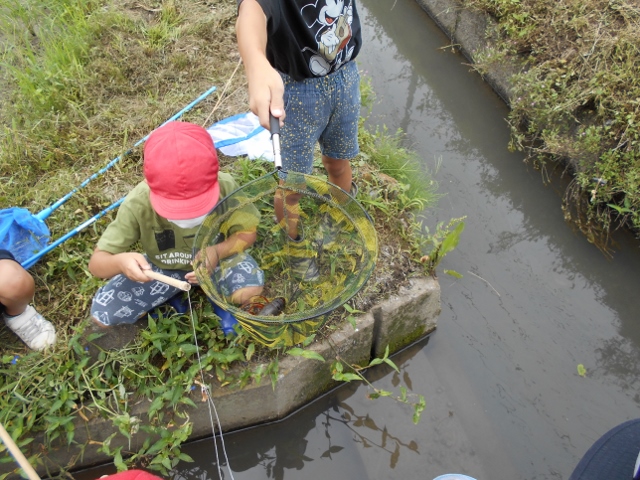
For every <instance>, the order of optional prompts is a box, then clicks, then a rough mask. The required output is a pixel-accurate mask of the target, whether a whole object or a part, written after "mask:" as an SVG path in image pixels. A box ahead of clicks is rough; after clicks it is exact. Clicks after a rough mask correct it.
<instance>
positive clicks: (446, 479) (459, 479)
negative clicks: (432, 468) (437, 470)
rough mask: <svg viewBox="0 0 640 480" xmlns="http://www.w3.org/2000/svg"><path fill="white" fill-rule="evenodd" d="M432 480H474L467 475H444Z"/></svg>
mask: <svg viewBox="0 0 640 480" xmlns="http://www.w3.org/2000/svg"><path fill="white" fill-rule="evenodd" d="M433 480H476V479H475V478H473V477H469V476H467V475H462V474H461V473H445V474H444V475H440V476H439V477H436V478H434V479H433Z"/></svg>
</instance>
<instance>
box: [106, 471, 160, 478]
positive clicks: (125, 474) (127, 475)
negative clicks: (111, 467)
mask: <svg viewBox="0 0 640 480" xmlns="http://www.w3.org/2000/svg"><path fill="white" fill-rule="evenodd" d="M100 478H102V479H103V480H162V477H158V476H157V475H153V474H151V473H149V472H145V471H144V470H125V471H124V472H120V473H114V474H113V475H103V476H102V477H100Z"/></svg>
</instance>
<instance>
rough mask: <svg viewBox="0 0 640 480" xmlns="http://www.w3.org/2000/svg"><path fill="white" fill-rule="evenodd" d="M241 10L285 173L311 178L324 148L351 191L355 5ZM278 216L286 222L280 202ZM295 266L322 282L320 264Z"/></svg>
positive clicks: (298, 238)
mask: <svg viewBox="0 0 640 480" xmlns="http://www.w3.org/2000/svg"><path fill="white" fill-rule="evenodd" d="M238 6H239V7H238V19H237V22H236V34H237V38H238V48H239V50H240V55H241V57H242V60H243V62H244V65H245V72H246V75H247V80H248V84H249V103H250V108H251V111H252V112H253V113H255V114H256V115H258V117H259V118H260V123H261V124H262V126H264V127H265V128H269V115H270V114H271V115H273V116H274V117H276V118H278V119H279V120H280V125H281V127H282V128H281V132H280V139H281V152H282V162H283V169H284V170H285V171H286V170H290V171H295V172H300V173H306V174H309V173H311V171H312V168H313V151H314V148H315V145H316V142H318V143H319V144H320V150H321V153H322V163H323V165H324V167H325V169H326V170H327V175H328V179H329V181H330V182H331V183H333V184H335V185H337V186H338V187H340V188H342V189H343V190H345V191H350V189H351V188H352V171H351V164H350V163H349V160H350V159H351V158H353V157H355V156H356V155H357V154H358V151H359V149H358V120H359V117H360V76H359V73H358V69H357V66H356V64H355V62H354V61H353V60H354V59H355V58H356V55H357V54H358V52H359V50H360V46H361V44H362V37H361V34H360V20H359V18H358V13H357V10H356V5H355V0H317V1H316V2H315V3H313V2H311V1H309V0H238ZM299 199H300V195H298V194H291V195H288V196H287V198H286V203H287V212H296V211H297V205H298V201H299ZM275 209H276V216H277V217H278V220H279V221H280V220H282V218H283V217H284V205H283V201H282V199H281V198H278V197H276V199H275ZM287 220H288V224H287V233H288V235H289V237H290V239H291V241H292V243H293V244H295V243H296V242H298V243H300V244H302V242H304V241H305V239H304V238H303V235H301V234H300V232H299V221H298V216H297V215H296V214H295V213H293V214H288V216H287ZM324 241H325V244H326V243H327V242H328V241H330V239H324ZM300 246H301V247H302V245H300ZM292 260H296V263H297V265H294V270H296V271H298V272H299V273H300V274H302V275H303V279H304V280H308V281H313V280H316V279H317V278H318V271H317V268H316V267H315V264H314V262H313V259H309V258H294V259H292Z"/></svg>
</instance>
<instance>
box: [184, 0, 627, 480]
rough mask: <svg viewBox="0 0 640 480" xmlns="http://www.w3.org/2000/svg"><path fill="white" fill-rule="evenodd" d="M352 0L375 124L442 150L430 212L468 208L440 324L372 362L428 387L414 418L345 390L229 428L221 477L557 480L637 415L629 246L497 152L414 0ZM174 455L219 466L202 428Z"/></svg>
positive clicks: (519, 158) (495, 114) (497, 109)
mask: <svg viewBox="0 0 640 480" xmlns="http://www.w3.org/2000/svg"><path fill="white" fill-rule="evenodd" d="M360 6H361V8H360V12H361V16H362V21H363V29H364V36H365V47H364V48H363V50H362V52H361V54H360V56H359V57H358V58H359V65H360V68H361V69H362V70H364V71H366V72H367V74H368V75H369V76H370V77H371V78H372V81H373V87H374V90H375V91H376V93H377V103H376V105H375V107H374V109H373V112H372V114H371V117H370V120H369V122H370V123H371V124H374V125H382V124H385V125H387V126H388V127H389V128H390V129H392V130H395V129H396V128H402V129H403V130H404V131H405V132H406V133H407V146H409V147H411V148H412V149H414V150H416V151H417V152H418V153H419V155H420V156H421V157H422V158H423V159H424V165H425V168H429V169H433V168H434V167H435V165H436V164H437V163H438V162H441V166H440V169H439V170H438V172H437V174H436V179H437V180H438V181H439V184H440V191H441V193H443V194H444V197H443V198H442V199H441V200H440V202H439V205H438V207H437V208H435V209H434V210H433V211H429V212H427V216H426V220H425V222H426V224H427V225H428V226H430V227H431V228H433V226H435V224H436V223H437V222H438V221H448V220H449V219H450V218H452V217H459V216H465V215H466V216H467V220H466V229H465V231H464V234H463V236H462V239H461V242H460V244H459V246H458V248H457V249H456V250H455V251H454V252H453V253H451V254H450V255H449V256H447V257H446V259H445V260H444V264H443V265H442V267H441V268H447V269H453V270H455V271H457V272H460V273H461V274H463V275H464V277H463V278H462V279H454V278H453V277H448V276H446V275H444V274H442V273H441V274H440V275H439V280H440V285H441V288H442V313H441V315H440V317H439V319H438V328H437V330H436V332H435V333H434V334H433V335H432V336H431V337H430V338H429V339H428V341H423V342H421V343H420V344H418V345H415V346H413V347H411V348H409V349H408V350H406V351H404V352H402V353H401V354H400V355H398V356H397V357H395V358H394V360H395V361H396V362H397V363H398V365H399V366H400V369H401V374H400V375H398V374H395V373H394V372H392V371H388V370H385V369H380V370H376V371H374V372H372V378H373V379H374V380H375V383H376V385H377V386H379V387H382V388H386V389H390V390H394V389H395V390H397V387H398V385H400V384H404V385H408V386H409V387H410V388H411V390H412V391H414V392H416V393H420V394H423V395H425V397H426V401H427V408H426V410H425V412H424V413H423V418H422V421H421V422H420V423H419V424H418V425H417V426H416V425H414V424H413V423H412V421H411V409H410V408H408V407H406V406H403V405H400V404H398V403H396V402H393V401H389V400H385V399H380V400H376V401H371V400H368V399H367V397H366V393H367V391H366V389H365V388H364V387H362V386H360V387H357V386H347V387H343V388H340V389H338V390H337V391H335V392H333V393H332V394H330V395H327V396H326V397H324V398H322V399H319V400H318V401H317V402H315V403H313V404H312V405H310V406H308V407H306V408H305V409H303V410H302V411H300V412H298V413H296V414H295V415H293V416H292V417H291V418H289V419H287V420H285V421H282V422H280V423H277V424H274V425H269V426H264V427H261V428H255V429H250V430H246V431H243V432H237V433H234V434H228V435H225V440H226V450H227V454H228V457H229V463H230V467H231V469H232V471H233V477H234V478H235V479H236V480H247V479H265V478H273V479H305V480H316V479H318V480H319V479H322V480H325V479H327V478H329V479H353V480H358V479H376V480H377V479H412V480H413V479H426V480H431V479H433V478H434V477H436V476H438V475H440V474H443V473H448V472H458V473H466V474H467V475H470V476H473V477H475V478H477V479H478V480H518V479H522V480H543V479H566V478H568V476H569V474H570V473H571V471H572V470H573V468H574V466H575V465H576V463H577V462H578V460H579V459H580V457H581V456H582V454H583V453H584V452H585V451H586V450H587V449H588V447H589V446H590V445H591V444H592V443H593V442H594V441H595V440H596V439H597V438H598V437H599V436H600V435H602V434H603V433H605V432H606V431H607V430H608V429H610V428H612V427H613V426H615V425H617V424H619V423H622V422H623V421H625V420H627V419H630V418H636V417H638V416H640V412H639V409H638V406H639V403H640V391H639V389H640V382H638V380H637V379H638V369H639V368H640V362H639V356H640V355H639V354H640V326H639V325H640V322H639V319H638V297H639V295H638V286H639V285H640V251H639V250H638V245H637V242H635V241H634V240H633V238H632V237H631V236H630V235H626V234H619V235H617V237H616V240H617V241H618V242H619V245H618V248H617V250H616V253H615V256H614V258H613V259H607V258H605V257H604V256H603V255H602V254H601V253H600V252H599V251H598V250H597V249H596V248H595V247H593V246H592V245H591V244H589V243H588V242H587V241H586V240H585V239H584V238H583V237H582V236H581V235H580V234H577V233H574V232H573V231H572V229H571V227H570V226H568V225H567V224H566V223H565V222H564V220H563V215H562V212H561V210H560V205H561V193H562V189H563V184H562V179H559V180H556V181H555V182H554V183H553V184H552V185H547V186H545V185H544V184H543V183H542V181H541V175H540V173H539V172H538V171H535V170H533V169H532V168H530V167H528V166H527V165H526V164H524V163H523V155H522V154H519V153H510V152H508V151H507V144H508V141H509V134H508V128H507V125H506V122H505V117H506V115H507V113H508V111H507V108H506V106H505V105H504V104H503V103H502V102H501V100H500V99H499V98H498V97H497V95H496V94H495V93H494V92H493V91H492V90H491V89H490V88H489V87H488V86H487V85H486V84H485V83H484V82H483V81H482V80H481V79H480V78H479V76H478V75H476V74H475V73H473V72H471V71H470V68H469V67H468V66H466V65H465V59H464V58H463V57H461V56H459V55H457V54H455V53H453V52H452V51H451V50H450V49H448V48H446V46H447V45H448V44H449V40H448V39H447V38H446V37H445V36H444V35H443V34H442V33H441V32H440V30H439V29H438V27H437V26H436V25H435V24H434V23H433V21H432V20H431V19H430V18H429V17H428V15H427V14H426V13H424V12H423V11H422V9H421V8H420V7H419V6H418V4H417V3H416V2H415V0H393V1H392V0H360ZM579 364H582V365H584V367H585V369H586V375H585V376H581V375H579V374H578V368H577V367H578V365H579ZM186 451H187V453H189V454H190V455H191V456H192V457H193V458H194V459H195V460H196V463H194V464H182V465H180V468H179V469H178V470H177V471H176V472H175V478H176V479H196V478H197V479H205V478H211V479H215V478H218V473H217V467H216V465H215V454H214V449H213V441H212V440H211V439H208V440H204V441H201V442H196V443H194V444H192V445H191V446H189V447H188V448H186ZM463 470H464V471H463ZM224 478H230V475H229V473H228V472H225V474H224Z"/></svg>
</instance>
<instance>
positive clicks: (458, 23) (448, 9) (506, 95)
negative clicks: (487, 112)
mask: <svg viewBox="0 0 640 480" xmlns="http://www.w3.org/2000/svg"><path fill="white" fill-rule="evenodd" d="M416 1H417V2H418V4H419V5H420V6H421V7H422V8H423V10H424V11H426V12H427V13H428V14H429V16H430V17H431V18H432V19H433V21H435V22H436V23H437V24H438V26H439V27H440V28H441V29H442V31H443V32H444V33H445V34H446V35H447V36H448V37H449V38H450V39H451V42H452V43H453V44H454V45H456V46H457V48H459V49H460V51H461V52H462V54H463V55H464V56H465V57H466V58H467V60H469V62H471V63H474V64H476V67H477V68H478V70H479V71H481V72H482V73H481V74H482V77H483V78H484V80H485V81H486V82H487V83H488V84H489V85H491V87H492V88H493V90H494V91H495V92H496V93H497V94H498V95H499V96H500V97H501V98H502V100H503V101H504V102H505V103H506V104H507V105H510V104H511V101H510V98H511V81H512V80H511V78H512V77H513V75H515V74H516V73H518V72H521V71H522V70H523V69H524V63H523V61H522V59H520V58H518V57H516V56H510V57H509V58H496V57H495V56H494V55H492V54H491V53H492V46H493V45H494V44H496V43H497V42H496V41H495V39H497V28H496V23H495V21H494V20H493V19H492V18H491V17H490V16H488V15H485V14H483V13H480V12H476V11H473V10H469V9H466V7H465V2H464V1H463V0H416Z"/></svg>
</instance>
